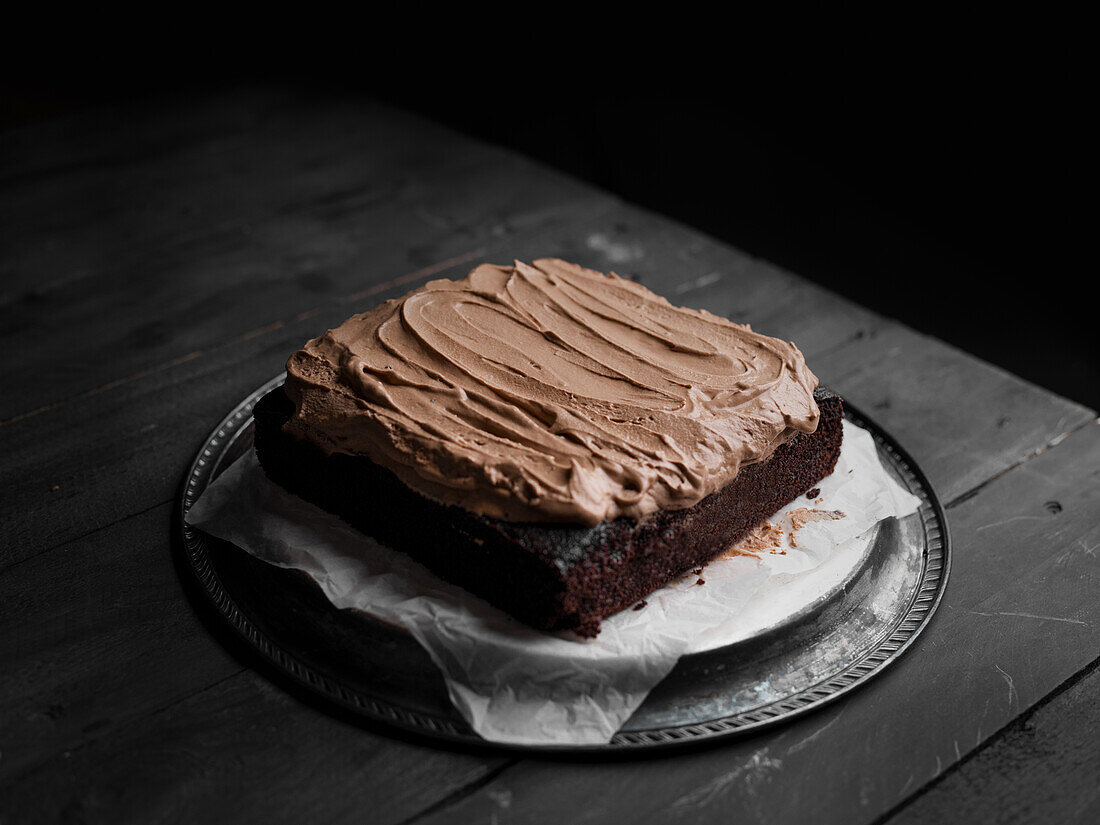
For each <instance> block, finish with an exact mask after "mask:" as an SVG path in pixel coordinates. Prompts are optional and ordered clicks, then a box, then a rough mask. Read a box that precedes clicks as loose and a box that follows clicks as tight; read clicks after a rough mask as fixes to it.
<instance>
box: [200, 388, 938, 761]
mask: <svg viewBox="0 0 1100 825" xmlns="http://www.w3.org/2000/svg"><path fill="white" fill-rule="evenodd" d="M282 382H283V376H279V377H277V378H274V379H272V380H271V381H268V382H267V383H266V384H264V386H262V387H260V388H259V389H258V390H256V391H255V392H253V393H251V394H250V395H249V396H248V397H247V398H246V399H244V401H242V402H241V403H240V404H239V405H238V406H237V407H236V408H235V409H234V410H233V411H232V412H231V413H230V414H229V415H228V416H226V418H225V419H224V420H223V421H222V422H221V424H219V425H218V427H217V428H216V429H215V430H214V432H213V433H211V434H210V437H209V438H208V439H207V440H206V443H205V444H203V446H202V448H201V449H200V450H199V453H198V455H197V456H196V458H195V461H194V462H193V463H192V465H191V468H190V470H189V471H188V474H187V478H186V479H185V481H184V487H183V493H182V495H181V498H180V511H179V515H180V518H179V520H178V525H179V527H178V529H179V531H180V536H181V538H182V542H181V543H180V545H179V546H180V550H181V553H182V561H183V566H184V567H185V568H187V569H189V570H190V571H191V572H192V573H194V576H195V579H196V581H197V585H198V586H197V588H194V589H195V590H197V591H198V594H197V595H198V599H199V600H200V601H201V602H206V603H207V604H206V608H209V607H210V606H211V605H212V607H213V610H212V612H209V611H208V612H209V615H211V616H212V618H213V629H214V631H215V632H216V633H217V634H218V635H220V636H222V637H223V639H224V640H225V641H226V642H227V643H228V644H230V646H232V647H234V648H235V649H236V650H238V651H239V652H240V653H241V655H243V656H244V657H245V658H246V659H248V660H249V661H250V662H252V663H254V664H256V665H257V666H258V667H259V668H260V669H261V670H262V671H263V672H264V673H266V674H268V675H269V676H271V677H272V678H273V679H274V680H276V681H278V682H282V683H284V684H286V686H287V687H289V688H291V689H295V688H297V689H299V690H298V692H302V691H304V692H305V694H306V695H309V696H311V697H315V698H317V699H319V700H320V701H321V702H322V704H324V705H325V706H326V707H329V708H336V709H343V711H345V712H348V711H350V712H351V714H353V715H354V716H356V717H361V718H363V719H365V720H372V721H375V722H383V723H387V724H390V725H395V726H397V727H400V728H404V729H407V730H411V731H415V732H419V733H423V734H428V735H431V736H435V737H440V738H443V739H448V740H452V741H459V742H467V743H471V744H474V743H476V744H481V745H484V744H486V742H485V740H484V739H482V738H481V737H480V736H478V735H477V734H476V733H474V732H473V731H472V730H471V729H470V727H469V726H468V725H467V724H466V722H465V721H464V720H463V719H462V717H461V716H459V714H458V712H457V711H456V710H455V709H454V708H453V707H452V706H451V703H450V701H449V699H448V698H447V692H446V688H445V687H444V685H443V680H442V677H441V676H440V675H439V673H438V671H437V670H436V668H435V666H434V665H433V664H432V662H431V660H430V659H429V658H428V655H427V653H425V652H424V650H422V649H421V648H420V646H419V645H418V644H417V643H416V642H415V641H414V640H413V638H412V637H411V636H409V635H408V634H407V633H405V632H404V631H403V630H401V629H400V628H397V627H393V626H391V625H388V624H384V623H382V622H379V621H377V620H375V619H372V618H371V617H369V616H366V615H364V614H361V613H357V612H354V611H347V610H338V609H337V608H335V607H333V606H332V605H331V604H330V603H329V602H328V601H327V600H326V599H325V597H324V596H323V595H322V593H321V591H320V589H319V588H318V587H317V586H316V585H315V584H314V583H313V582H312V581H311V580H310V579H309V578H308V577H307V576H306V575H305V574H304V573H301V572H298V571H291V570H284V569H281V568H276V567H274V566H271V565H268V564H266V563H264V562H261V561H259V560H257V559H255V558H253V557H252V556H250V555H248V554H247V553H245V552H244V551H242V550H240V549H238V548H236V547H234V546H233V545H231V544H228V543H226V542H224V541H221V540H219V539H215V538H213V537H211V536H208V535H206V534H205V533H203V532H202V531H200V530H197V529H194V528H192V527H191V526H190V525H188V524H187V522H186V519H185V518H184V516H186V514H187V511H188V510H189V509H190V507H191V505H192V504H193V503H194V502H195V501H196V500H197V499H198V497H199V495H201V494H202V492H203V490H205V489H206V487H207V485H208V484H210V483H211V482H212V481H213V480H214V479H215V478H217V476H218V474H219V473H220V472H221V471H222V470H224V469H225V468H226V467H228V466H229V465H230V464H231V463H232V462H233V461H234V460H235V459H236V458H238V457H239V456H241V455H243V454H244V453H245V452H246V451H247V450H249V449H251V447H252V407H253V406H254V405H255V403H256V402H257V401H258V400H259V399H260V398H261V397H263V395H264V394H266V393H267V392H268V391H269V390H271V389H272V388H274V387H277V386H279V385H281V384H282ZM845 407H846V410H845V416H846V417H847V418H848V419H849V420H850V421H852V422H853V423H855V424H857V425H859V426H860V427H863V428H864V429H866V430H868V431H869V432H870V433H871V435H872V436H873V437H874V439H875V443H876V444H877V446H878V451H879V456H880V458H881V460H882V463H883V466H885V467H886V468H887V470H888V471H890V472H891V473H892V474H893V475H894V477H895V478H896V479H897V480H898V481H899V482H900V483H901V485H902V486H903V487H905V488H906V489H908V490H909V491H910V492H912V493H913V494H914V495H916V496H917V497H918V498H920V501H921V504H920V507H919V509H918V511H917V512H916V513H914V514H913V515H911V516H908V517H906V518H905V519H900V520H899V519H888V520H887V521H884V522H881V523H880V524H879V526H878V527H877V528H876V529H877V532H876V535H875V537H874V540H873V541H872V542H871V543H870V545H869V548H868V550H867V552H866V553H865V555H864V557H863V560H862V562H861V563H860V564H859V565H857V566H856V568H855V569H854V570H853V571H852V574H851V575H850V576H849V578H848V579H847V581H845V582H844V583H843V584H842V585H841V586H840V587H837V588H836V589H835V590H834V591H832V592H830V593H827V594H825V595H824V596H822V597H821V598H820V599H818V600H817V601H816V602H815V603H814V604H812V605H809V606H807V607H806V608H805V609H803V610H801V611H799V612H798V613H797V614H796V615H793V616H789V617H787V618H786V619H784V620H783V621H782V622H781V623H779V624H777V625H776V626H774V627H771V628H768V629H767V630H765V631H763V632H761V633H759V634H757V635H755V636H753V637H752V638H749V639H746V640H744V641H742V642H738V643H737V644H734V645H729V646H727V647H723V648H719V649H717V650H712V651H708V652H706V653H699V654H694V655H691V656H685V657H684V658H683V659H681V660H680V662H679V663H678V664H677V666H676V668H675V669H674V670H673V671H672V673H670V674H669V675H668V676H667V677H666V678H665V680H664V681H663V682H661V683H660V684H659V685H658V686H657V687H656V688H655V689H654V690H653V691H652V692H651V693H650V695H649V696H648V697H647V698H646V701H645V702H644V703H643V704H642V706H641V707H639V708H638V710H637V711H635V713H634V715H633V716H632V717H631V718H630V719H629V720H627V722H626V724H625V725H624V726H623V727H622V729H621V730H620V731H619V732H618V733H617V734H616V735H615V737H614V738H613V739H612V740H611V742H610V743H609V744H606V745H598V746H571V747H562V746H552V747H540V748H524V750H554V751H561V750H583V751H590V750H605V751H607V750H610V751H626V750H636V749H640V748H654V747H667V746H672V745H683V744H687V743H692V742H700V741H704V740H710V739H713V738H715V737H720V736H729V735H734V734H738V733H742V732H746V731H750V730H757V729H759V728H761V727H764V726H767V725H773V724H777V723H781V722H784V721H786V720H788V719H790V718H792V717H794V716H797V715H799V714H802V713H806V712H807V711H810V710H813V709H814V708H818V707H821V706H822V705H824V704H825V703H827V702H830V701H832V700H834V699H836V698H837V697H839V696H842V695H843V694H845V693H847V692H848V691H850V690H852V689H853V688H855V687H857V686H859V685H862V684H864V683H865V682H866V681H867V680H869V679H871V678H872V677H874V676H876V675H877V674H879V673H881V672H882V671H883V669H885V668H886V666H887V665H889V664H890V663H891V662H893V661H894V660H896V659H897V658H898V657H899V656H901V655H902V654H903V653H904V652H905V651H906V649H908V647H909V646H910V645H911V644H912V643H913V640H914V639H915V638H916V637H917V635H918V634H919V633H920V632H921V631H922V630H924V628H925V627H926V626H927V624H928V622H929V619H930V618H931V616H932V614H933V612H934V611H935V609H936V607H937V606H938V604H939V602H940V598H941V596H942V595H943V591H944V586H945V585H946V583H947V574H948V570H949V568H950V556H949V553H948V535H947V521H946V519H945V517H944V513H943V507H942V506H941V505H940V502H939V500H938V499H937V498H936V495H935V493H934V492H933V491H932V488H931V486H930V485H929V483H928V480H927V479H926V478H925V476H924V473H923V472H921V470H920V468H919V467H918V466H917V465H916V463H915V462H914V461H913V459H912V458H910V456H909V455H908V454H907V453H906V452H905V451H904V450H903V449H902V448H901V447H900V446H898V444H897V443H896V442H895V441H894V440H893V438H891V437H890V435H889V434H888V433H886V432H885V431H884V430H883V429H882V428H881V427H879V426H878V425H877V424H875V423H874V422H873V421H871V420H870V419H869V418H868V417H867V416H865V415H863V414H862V413H861V412H859V411H858V410H856V409H855V408H853V407H852V406H851V405H850V404H848V403H847V402H846V403H845ZM242 642H243V644H242ZM500 747H505V746H500ZM508 747H513V746H508Z"/></svg>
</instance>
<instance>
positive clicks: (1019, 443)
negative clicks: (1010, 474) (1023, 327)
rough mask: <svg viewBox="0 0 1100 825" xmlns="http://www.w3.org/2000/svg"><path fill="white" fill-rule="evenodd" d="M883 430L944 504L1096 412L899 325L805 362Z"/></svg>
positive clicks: (1053, 441)
mask: <svg viewBox="0 0 1100 825" xmlns="http://www.w3.org/2000/svg"><path fill="white" fill-rule="evenodd" d="M814 368H815V369H816V370H817V372H818V375H819V377H820V378H821V379H822V380H823V381H824V382H825V383H827V384H829V385H831V386H833V387H836V388H837V389H838V390H840V392H842V393H843V394H844V395H845V396H846V397H848V398H850V399H851V400H852V401H853V402H854V403H855V404H857V405H858V406H860V408H861V409H863V410H865V411H866V412H867V413H868V414H869V415H872V416H873V417H874V418H875V420H876V421H878V422H879V423H880V424H882V425H883V426H884V427H886V428H887V429H888V430H890V432H891V433H893V434H894V435H895V436H896V437H897V438H898V439H900V441H901V443H902V445H903V446H904V447H905V448H906V449H907V450H909V451H910V452H911V453H912V454H913V455H914V457H915V458H916V459H917V461H918V462H919V463H920V465H921V467H923V468H924V469H925V470H926V471H928V472H929V474H930V476H931V480H932V483H933V486H934V487H935V489H936V491H937V493H938V494H939V495H940V496H941V498H942V499H943V501H944V502H945V503H948V502H952V501H954V500H955V499H956V498H957V497H959V496H961V495H964V494H966V493H967V492H969V491H971V490H974V489H975V488H977V487H979V486H980V485H981V484H983V483H985V482H986V481H988V480H989V479H991V478H995V477H996V476H997V475H998V474H1000V473H1002V472H1004V471H1005V470H1006V469H1008V468H1009V467H1012V466H1013V465H1014V464H1016V463H1018V462H1021V461H1024V460H1026V459H1027V458H1028V457H1030V456H1032V455H1034V454H1035V453H1036V452H1038V451H1041V450H1044V449H1046V448H1048V447H1049V446H1051V445H1052V444H1057V443H1058V442H1059V441H1060V440H1061V439H1063V438H1065V437H1066V435H1067V434H1068V433H1071V432H1073V431H1075V430H1076V429H1078V428H1080V427H1082V426H1085V425H1087V424H1089V423H1091V422H1092V421H1094V420H1095V418H1096V414H1095V412H1094V411H1092V410H1090V409H1088V408H1087V407H1084V406H1082V405H1080V404H1077V403H1075V402H1073V401H1069V400H1067V399H1064V398H1060V397H1059V396H1056V395H1053V394H1051V393H1049V392H1047V391H1046V390H1043V389H1041V388H1039V387H1037V386H1035V385H1034V384H1029V383H1028V382H1026V381H1024V380H1022V379H1020V378H1017V377H1015V376H1013V375H1011V374H1009V373H1007V372H1005V371H1004V370H1002V369H999V368H997V367H994V366H993V365H991V364H987V363H985V362H984V361H979V360H977V359H975V358H971V357H969V356H962V357H960V353H959V352H958V350H955V349H954V348H953V347H950V346H948V345H947V344H944V343H943V342H941V341H938V340H936V339H934V338H931V337H929V336H926V335H921V334H919V333H916V332H914V331H913V330H910V329H908V328H907V327H903V326H900V325H892V326H883V327H880V328H879V329H878V330H877V331H874V332H872V333H870V334H868V335H867V336H866V337H861V338H858V339H856V340H853V341H850V342H848V343H847V344H846V345H845V346H843V347H841V348H839V349H836V350H833V351H831V352H828V353H825V354H824V355H823V356H822V357H820V358H818V359H817V360H815V361H814Z"/></svg>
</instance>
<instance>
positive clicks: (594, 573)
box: [254, 387, 843, 636]
mask: <svg viewBox="0 0 1100 825" xmlns="http://www.w3.org/2000/svg"><path fill="white" fill-rule="evenodd" d="M814 398H815V399H816V400H817V403H818V406H819V408H820V410H821V420H820V423H819V424H818V428H817V430H816V431H815V432H814V433H812V434H809V435H806V434H799V435H797V436H796V437H795V438H794V439H792V440H791V441H790V442H788V443H787V444H785V445H783V446H782V447H780V448H779V449H777V450H776V451H775V452H774V453H773V454H772V457H771V458H770V459H769V460H768V461H766V462H763V463H761V464H752V465H749V466H747V467H744V468H742V470H741V472H740V473H739V474H738V475H737V477H736V478H735V479H734V480H733V481H732V482H731V483H730V484H728V485H726V486H725V487H724V488H722V489H721V490H719V491H718V492H716V493H713V494H712V495H709V496H707V497H706V498H704V499H703V500H702V501H700V502H699V503H698V504H696V505H694V506H693V507H689V508H687V509H683V510H667V511H663V512H659V513H656V514H655V515H653V516H652V517H650V518H649V519H647V520H645V521H642V522H636V521H634V520H633V519H628V518H621V519H616V520H615V521H605V522H602V523H600V524H598V525H596V526H595V527H584V526H571V525H559V524H536V523H518V522H508V521H502V520H500V519H495V518H490V517H487V516H479V515H476V514H474V513H471V512H469V511H468V510H464V509H462V508H460V507H455V506H448V505H442V504H438V503H436V502H434V501H431V500H430V499H427V498H425V497H423V496H422V495H420V494H419V493H417V492H415V491H413V490H411V489H410V488H409V487H407V486H406V485H405V484H404V483H403V482H402V481H400V480H399V479H398V478H397V476H395V475H394V474H393V473H391V472H390V471H389V470H387V469H385V468H383V467H380V466H379V465H377V464H375V463H374V462H372V461H370V460H369V459H367V458H362V457H355V456H349V455H343V454H333V455H331V456H326V455H325V454H324V453H323V452H322V451H321V450H319V449H318V448H317V447H315V446H313V445H312V444H310V443H309V442H306V441H300V440H298V439H296V438H294V437H292V436H288V435H286V434H285V433H284V432H283V431H282V426H283V424H284V423H285V422H286V421H287V420H288V419H289V418H290V416H291V414H292V413H293V411H294V406H293V404H292V403H291V401H290V400H289V399H288V398H287V397H286V394H285V393H284V392H283V390H282V388H281V387H279V388H276V389H274V390H272V391H271V392H270V393H268V394H267V395H266V396H264V397H263V398H262V399H261V400H260V401H259V403H257V405H256V408H255V411H254V416H255V419H256V454H257V456H258V458H259V460H260V464H261V465H262V466H263V468H264V471H265V472H266V473H267V475H268V477H269V478H271V479H272V480H273V481H275V482H276V483H278V484H279V485H280V486H282V487H284V488H285V489H287V490H289V491H290V492H292V493H294V494H296V495H298V496H300V497H302V498H304V499H306V500H307V501H310V502H312V503H313V504H316V505H317V506H319V507H321V508H322V509H324V510H327V511H328V512H330V513H333V514H335V515H338V516H340V517H341V518H343V519H344V520H345V521H347V522H348V523H350V524H351V525H352V526H354V527H356V528H358V529H359V530H361V531H362V532H364V533H366V534H368V535H370V536H373V537H374V538H375V539H377V540H378V541H380V542H382V543H383V544H386V545H388V546H390V547H392V548H394V549H396V550H400V551H402V552H405V553H408V554H409V555H410V556H412V557H413V558H415V559H416V560H417V561H419V562H420V563H422V564H424V565H425V566H427V567H428V568H430V569H431V570H432V571H434V572H435V573H436V574H437V575H439V576H440V577H442V578H444V579H446V580H448V581H450V582H453V583H455V584H458V585H460V586H461V587H464V588H465V589H467V590H469V591H470V592H472V593H475V594H476V595H478V596H480V597H482V598H483V599H485V600H486V601H488V602H490V603H492V604H494V605H496V606H497V607H499V608H501V609H502V610H505V611H507V612H508V613H510V614H512V615H513V616H515V617H516V618H517V619H520V620H521V621H524V622H526V623H527V624H529V625H532V626H534V627H536V628H539V629H542V630H565V629H571V630H574V631H575V632H577V633H578V634H580V635H582V636H595V635H596V634H597V633H598V632H599V629H600V620H601V619H602V618H604V617H605V616H610V615H611V614H612V613H616V612H618V611H619V610H622V609H623V608H625V607H629V606H630V605H632V604H634V603H635V602H637V601H638V600H640V599H644V598H645V597H646V596H647V595H649V594H650V593H652V592H653V591H654V590H657V589H658V588H660V587H663V586H664V585H666V584H668V583H669V582H671V581H673V580H675V579H676V578H678V577H679V576H681V575H682V574H683V573H685V572H687V571H689V570H691V569H692V568H696V567H699V566H701V565H703V564H705V563H706V562H707V561H709V560H710V559H712V558H713V557H714V556H716V555H717V554H718V553H720V552H722V551H723V550H725V549H726V548H728V547H729V546H730V545H731V544H732V543H734V542H735V541H737V540H738V539H740V538H741V537H742V536H744V535H745V534H746V533H747V532H748V531H749V530H751V529H752V528H753V527H755V526H756V525H757V524H759V523H760V522H762V521H764V520H765V519H766V518H767V517H768V516H770V515H771V514H772V513H774V512H775V511H777V510H779V509H780V508H781V507H783V506H784V505H785V504H787V503H789V502H790V501H792V500H793V499H795V498H796V497H797V496H799V495H801V494H802V493H804V492H806V491H807V490H809V489H810V488H811V487H813V486H814V485H815V484H816V483H817V482H818V481H820V480H821V479H822V478H824V477H825V476H827V475H828V474H829V473H831V472H832V470H833V467H834V466H835V465H836V460H837V457H838V456H839V455H840V442H841V437H842V431H841V418H842V415H843V405H842V402H841V399H840V396H838V395H836V394H834V393H832V392H829V391H828V390H823V389H818V390H817V391H816V392H815V393H814Z"/></svg>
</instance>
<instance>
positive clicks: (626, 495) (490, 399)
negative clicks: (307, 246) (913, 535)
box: [286, 259, 818, 526]
mask: <svg viewBox="0 0 1100 825" xmlns="http://www.w3.org/2000/svg"><path fill="white" fill-rule="evenodd" d="M816 386H817V378H816V376H814V374H813V373H812V372H811V371H810V370H809V368H808V367H807V366H806V362H805V359H804V358H803V356H802V353H801V352H800V351H799V350H798V347H796V346H795V345H794V344H792V343H790V342H788V341H783V340H780V339H778V338H773V337H770V336H767V335H762V334H760V333H758V332H755V331H754V330H752V329H750V328H749V327H748V326H747V325H744V324H735V323H733V322H732V321H730V320H729V319H727V318H722V317H719V316H717V315H713V314H711V313H709V312H706V311H704V310H699V309H690V308H687V307H677V306H673V305H672V304H670V303H669V302H668V301H667V300H666V299H664V298H662V297H661V296H659V295H656V294H655V293H653V292H652V291H650V290H649V289H646V288H645V287H644V286H642V285H641V284H638V283H634V282H632V281H628V280H624V279H623V278H620V277H618V276H617V275H615V274H614V273H611V274H607V275H605V274H603V273H601V272H596V271H595V270H591V269H585V268H584V267H581V266H577V265H576V264H571V263H567V262H565V261H560V260H555V259H540V260H536V261H534V262H533V263H531V264H525V263H522V262H520V261H516V262H514V263H513V264H512V265H511V266H495V265H491V264H483V265H481V266H479V267H477V268H476V269H474V270H473V271H472V272H471V273H470V274H469V275H468V276H467V277H465V278H462V279H459V280H454V281H452V280H438V281H431V282H430V283H427V284H424V285H423V286H421V287H418V288H417V289H414V290H412V291H411V292H409V293H408V294H406V295H404V296H402V297H400V298H397V299H394V300H391V301H386V302H385V303H383V304H381V305H379V306H377V307H375V308H374V309H372V310H370V311H369V312H365V313H362V314H359V315H353V316H352V317H351V318H349V319H347V320H346V321H345V322H344V323H342V324H340V326H338V327H337V328H336V329H333V330H329V331H328V332H326V333H325V334H324V335H321V336H320V337H318V338H315V339H313V340H312V341H309V342H308V343H306V344H305V346H304V347H302V349H300V350H299V351H297V352H296V353H294V354H293V355H292V356H291V357H290V360H289V361H288V362H287V380H286V393H287V395H288V396H289V397H290V399H291V400H292V401H293V402H294V403H295V410H294V413H293V415H292V416H291V418H290V420H289V421H288V422H287V425H286V429H287V431H288V432H289V433H291V434H292V435H294V436H296V437H297V438H299V439H301V440H303V441H309V442H311V443H313V444H314V445H316V446H317V447H318V448H320V449H321V450H322V451H323V452H325V453H333V454H335V453H340V454H345V455H352V456H365V457H366V458H369V459H370V460H371V461H373V462H374V463H376V464H379V465H381V466H383V467H385V468H387V469H388V470H390V471H392V472H393V473H394V474H395V475H396V476H397V477H398V478H400V479H401V480H402V481H403V482H404V483H405V484H406V486H408V487H410V488H411V489H413V490H416V491H417V492H419V493H422V494H423V495H425V496H427V497H428V498H431V499H433V500H435V501H438V502H441V503H444V504H456V505H459V506H461V507H463V508H464V509H466V510H470V511H471V512H474V513H479V514H481V515H487V516H495V517H497V518H502V519H506V520H508V521H530V522H557V523H563V524H587V525H589V526H593V525H596V524H598V523H600V522H602V521H612V520H614V519H616V518H618V517H620V516H629V517H631V518H634V519H638V520H642V519H645V518H647V517H649V516H650V515H652V514H653V513H656V512H658V511H660V510H680V509H683V508H685V507H690V506H691V505H693V504H696V503H697V502H699V501H701V500H702V499H703V498H705V497H706V496H708V495H710V494H711V493H714V492H716V491H718V490H720V489H721V488H723V487H724V486H726V485H727V484H728V483H729V482H730V481H732V480H733V478H734V476H736V475H737V473H738V472H739V471H740V469H741V467H743V466H748V465H751V464H755V463H759V462H762V461H765V460H767V459H768V457H769V456H770V455H771V454H772V451H773V450H775V449H776V448H777V447H779V446H780V445H782V444H785V443H786V442H788V441H790V440H791V439H792V438H794V437H795V436H796V435H797V434H799V433H810V432H813V431H814V429H815V428H816V426H817V419H818V409H817V405H816V404H815V403H814V400H813V390H814V388H815V387H816Z"/></svg>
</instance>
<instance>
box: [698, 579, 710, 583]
mask: <svg viewBox="0 0 1100 825" xmlns="http://www.w3.org/2000/svg"><path fill="white" fill-rule="evenodd" d="M695 583H696V584H706V583H707V580H706V579H696V580H695Z"/></svg>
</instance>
